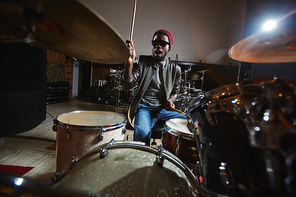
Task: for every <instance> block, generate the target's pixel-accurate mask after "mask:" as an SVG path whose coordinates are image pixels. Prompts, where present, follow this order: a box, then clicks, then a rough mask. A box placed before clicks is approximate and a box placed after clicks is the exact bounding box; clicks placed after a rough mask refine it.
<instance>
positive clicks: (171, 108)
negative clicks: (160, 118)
mask: <svg viewBox="0 0 296 197" xmlns="http://www.w3.org/2000/svg"><path fill="white" fill-rule="evenodd" d="M167 110H170V111H175V112H178V113H180V114H182V115H184V116H186V113H184V112H182V111H180V110H178V109H176V108H173V107H171V106H168V108H167Z"/></svg>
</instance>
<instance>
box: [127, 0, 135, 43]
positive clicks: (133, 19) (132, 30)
mask: <svg viewBox="0 0 296 197" xmlns="http://www.w3.org/2000/svg"><path fill="white" fill-rule="evenodd" d="M136 8H137V0H135V3H134V9H133V16H132V25H131V32H130V38H129V40H133V34H134V25H135V17H136Z"/></svg>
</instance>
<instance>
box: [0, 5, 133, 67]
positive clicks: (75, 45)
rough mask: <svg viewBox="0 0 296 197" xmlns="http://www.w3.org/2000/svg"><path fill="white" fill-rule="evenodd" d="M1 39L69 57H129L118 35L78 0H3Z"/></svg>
mask: <svg viewBox="0 0 296 197" xmlns="http://www.w3.org/2000/svg"><path fill="white" fill-rule="evenodd" d="M0 18H1V19H0V24H1V30H0V40H1V42H19V41H21V42H26V43H32V44H33V45H35V46H37V47H41V48H45V49H48V50H51V51H54V52H58V53H61V54H64V55H67V56H70V57H75V58H78V59H82V60H87V61H91V62H97V63H103V64H121V63H124V62H125V61H126V60H127V59H128V57H129V51H128V48H127V46H126V44H125V42H124V41H123V39H122V38H121V36H120V35H119V34H118V33H117V32H116V31H115V30H114V29H113V28H112V27H111V26H110V25H109V24H108V23H107V22H106V21H105V20H104V19H103V18H102V17H101V16H100V15H99V14H98V13H96V12H95V11H94V10H92V9H91V8H90V7H89V6H87V5H86V4H85V3H83V2H81V1H80V0H76V1H74V0H59V1H52V0H29V1H22V0H2V1H1V2H0Z"/></svg>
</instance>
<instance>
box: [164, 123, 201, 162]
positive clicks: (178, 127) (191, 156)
mask: <svg viewBox="0 0 296 197" xmlns="http://www.w3.org/2000/svg"><path fill="white" fill-rule="evenodd" d="M187 124H188V122H187V119H182V118H174V119H170V120H168V121H166V123H165V129H164V134H163V138H162V144H163V146H164V148H165V149H167V150H168V151H170V152H171V153H173V154H175V155H176V156H177V157H179V158H180V159H181V160H182V161H183V162H185V163H188V164H193V165H195V164H196V163H197V161H198V160H199V158H198V149H197V143H196V138H195V135H194V134H193V133H191V132H190V131H189V129H188V127H187Z"/></svg>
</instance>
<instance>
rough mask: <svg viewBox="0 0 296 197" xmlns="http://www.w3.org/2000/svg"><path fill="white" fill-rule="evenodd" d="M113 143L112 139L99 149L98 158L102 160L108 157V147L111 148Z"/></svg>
mask: <svg viewBox="0 0 296 197" xmlns="http://www.w3.org/2000/svg"><path fill="white" fill-rule="evenodd" d="M114 142H115V140H114V138H112V140H111V141H110V142H109V143H108V144H107V145H106V146H104V147H102V148H101V149H100V158H101V159H103V158H105V157H106V156H107V155H108V149H107V148H108V147H109V146H112V144H113V143H114Z"/></svg>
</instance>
